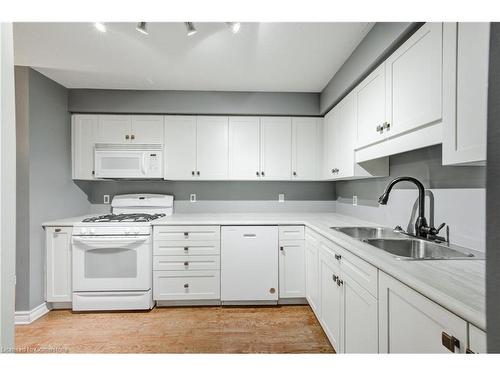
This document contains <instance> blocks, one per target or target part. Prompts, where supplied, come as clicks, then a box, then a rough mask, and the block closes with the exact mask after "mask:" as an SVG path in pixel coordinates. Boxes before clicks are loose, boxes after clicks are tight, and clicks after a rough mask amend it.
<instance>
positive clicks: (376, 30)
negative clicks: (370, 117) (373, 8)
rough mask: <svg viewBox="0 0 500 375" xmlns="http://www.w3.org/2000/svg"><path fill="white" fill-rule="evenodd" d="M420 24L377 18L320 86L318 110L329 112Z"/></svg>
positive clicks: (323, 112) (322, 112)
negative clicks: (324, 83) (356, 45)
mask: <svg viewBox="0 0 500 375" xmlns="http://www.w3.org/2000/svg"><path fill="white" fill-rule="evenodd" d="M419 25H420V23H415V22H377V23H376V24H375V26H373V28H372V29H371V30H370V32H369V33H368V34H367V35H366V37H365V38H364V39H363V40H362V41H361V43H360V44H359V45H358V47H356V49H355V50H354V52H353V53H352V54H351V56H349V58H348V59H347V60H346V62H345V63H344V65H342V67H341V68H340V69H339V71H338V72H337V73H335V75H334V76H333V78H332V79H331V80H330V82H328V84H327V85H326V87H325V88H324V89H323V92H322V93H321V97H320V110H319V111H320V113H321V114H322V115H324V114H325V113H326V112H328V111H329V110H330V109H331V108H332V107H333V106H334V105H335V104H337V102H339V101H340V99H342V98H343V97H344V96H345V95H346V94H347V93H348V92H349V91H350V90H351V89H352V88H354V86H356V85H357V84H358V83H359V82H360V81H361V80H363V79H364V78H365V77H366V76H367V75H368V74H369V73H370V72H371V71H372V70H373V69H374V68H375V67H376V66H377V65H379V64H380V63H381V62H382V61H383V60H384V59H385V58H386V57H387V56H388V55H389V54H391V53H392V52H393V51H394V50H396V48H398V47H399V46H400V45H401V44H402V43H403V42H404V41H405V40H406V39H407V38H408V37H409V36H410V35H411V34H412V33H413V32H414V31H415V30H416V29H417V28H418V27H419Z"/></svg>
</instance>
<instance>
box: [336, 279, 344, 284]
mask: <svg viewBox="0 0 500 375" xmlns="http://www.w3.org/2000/svg"><path fill="white" fill-rule="evenodd" d="M343 284H344V281H342V280H340V278H339V277H338V278H337V286H341V285H343Z"/></svg>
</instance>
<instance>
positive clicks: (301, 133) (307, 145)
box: [292, 117, 321, 180]
mask: <svg viewBox="0 0 500 375" xmlns="http://www.w3.org/2000/svg"><path fill="white" fill-rule="evenodd" d="M320 126H321V119H319V118H316V117H295V118H292V180H315V179H318V177H320V176H319V172H320V165H321V163H320V161H321V149H320V147H318V146H319V145H320V144H321V142H320Z"/></svg>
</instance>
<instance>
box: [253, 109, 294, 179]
mask: <svg viewBox="0 0 500 375" xmlns="http://www.w3.org/2000/svg"><path fill="white" fill-rule="evenodd" d="M260 170H261V177H262V179H265V180H290V179H291V175H292V119H291V118H290V117H261V119H260Z"/></svg>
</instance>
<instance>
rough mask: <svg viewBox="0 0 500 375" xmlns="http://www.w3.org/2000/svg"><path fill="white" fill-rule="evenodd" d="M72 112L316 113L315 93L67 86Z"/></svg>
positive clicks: (291, 114)
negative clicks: (113, 88) (79, 87)
mask: <svg viewBox="0 0 500 375" xmlns="http://www.w3.org/2000/svg"><path fill="white" fill-rule="evenodd" d="M68 106H69V111H70V112H74V113H92V112H96V113H162V114H207V115H213V114H227V115H289V116H318V115H319V93H287V92H218V91H160V90H156V91H155V90H142V91H141V90H94V89H71V90H70V91H69V101H68Z"/></svg>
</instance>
